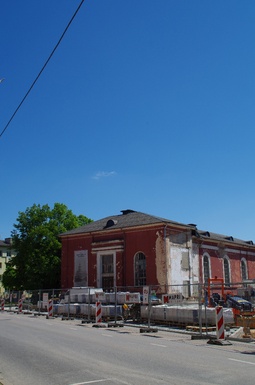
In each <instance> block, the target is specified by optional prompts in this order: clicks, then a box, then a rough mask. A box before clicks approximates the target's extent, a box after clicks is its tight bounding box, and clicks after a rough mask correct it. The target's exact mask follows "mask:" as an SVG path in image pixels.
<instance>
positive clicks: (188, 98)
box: [0, 0, 255, 241]
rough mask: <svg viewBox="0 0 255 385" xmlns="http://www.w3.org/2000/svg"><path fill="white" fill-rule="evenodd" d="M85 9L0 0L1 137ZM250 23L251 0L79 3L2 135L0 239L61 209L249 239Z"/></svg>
mask: <svg viewBox="0 0 255 385" xmlns="http://www.w3.org/2000/svg"><path fill="white" fill-rule="evenodd" d="M79 3H80V0H77V1H76V0H41V1H39V0H37V1H34V0H25V1H20V0H13V1H5V2H3V4H2V6H1V16H0V18H1V24H0V28H1V34H0V43H1V65H0V78H5V80H4V81H3V82H2V83H0V102H1V107H0V131H2V129H4V127H5V125H6V123H7V122H8V120H9V119H10V117H11V115H12V114H13V112H14V111H15V109H16V108H17V106H18V104H19V103H20V101H21V100H22V98H23V97H24V95H25V93H26V92H27V90H28V89H29V87H30V86H31V84H32V82H33V81H34V79H35V78H36V76H37V75H38V73H39V71H40V70H41V68H42V66H43V64H44V63H45V61H46V59H47V58H48V56H49V54H50V53H51V51H52V49H53V48H54V46H55V44H56V43H57V41H58V39H59V38H60V36H61V34H62V32H63V31H64V29H65V27H66V26H67V24H68V22H69V20H70V19H71V17H72V15H73V13H74V12H75V10H76V8H77V7H78V5H79ZM254 20H255V2H254V1H245V2H243V1H240V0H238V1H235V0H226V1H218V2H217V1H209V0H208V1H204V0H200V1H196V0H192V1H191V0H182V1H180V0H160V1H159V0H139V1H137V0H129V1H124V0H93V1H92V0H87V1H85V2H84V3H83V5H82V7H81V9H80V11H79V13H78V14H77V16H76V18H75V19H74V21H73V23H72V25H71V26H70V28H69V30H68V32H67V34H66V35H65V37H64V39H63V40H62V42H61V44H60V45H59V47H58V49H57V51H56V52H55V54H54V56H53V57H52V59H51V60H50V62H49V64H48V65H47V67H46V69H45V70H44V72H43V73H42V75H41V77H40V78H39V80H38V82H37V83H36V85H35V87H34V88H33V90H32V91H31V93H30V94H29V96H28V98H27V99H26V101H25V102H24V104H23V105H22V107H21V108H20V110H19V111H18V113H17V114H16V116H15V118H14V119H13V121H12V122H11V124H10V125H9V127H8V128H7V130H6V131H5V133H4V134H3V135H2V136H1V138H0V154H1V156H0V162H1V200H0V215H1V221H0V239H4V238H5V237H8V236H10V232H11V230H12V229H13V224H14V223H15V222H16V219H17V216H18V212H19V211H24V210H25V209H26V208H27V207H30V206H32V205H33V204H34V203H36V204H41V205H43V204H45V203H48V204H49V205H50V206H53V204H54V203H55V202H60V203H64V204H66V205H67V206H68V208H69V209H71V210H72V211H73V212H74V213H75V214H77V215H78V214H84V215H86V216H87V217H89V218H91V219H93V220H97V219H100V218H103V217H105V216H108V215H112V214H119V213H120V211H121V210H124V209H133V210H137V211H141V212H145V213H148V214H153V215H157V216H161V217H165V218H168V219H171V220H174V221H178V222H181V223H195V224H197V226H198V228H199V229H201V230H208V231H211V232H217V233H221V234H226V235H232V236H233V237H236V238H241V239H244V240H250V239H252V240H254V241H255V227H254V218H255V206H254V190H255V178H254V164H255V159H254V142H255V23H254Z"/></svg>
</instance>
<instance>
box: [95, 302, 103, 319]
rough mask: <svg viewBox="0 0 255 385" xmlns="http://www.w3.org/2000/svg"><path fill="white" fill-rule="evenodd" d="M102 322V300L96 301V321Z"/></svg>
mask: <svg viewBox="0 0 255 385" xmlns="http://www.w3.org/2000/svg"><path fill="white" fill-rule="evenodd" d="M100 322H102V308H101V302H96V323H100Z"/></svg>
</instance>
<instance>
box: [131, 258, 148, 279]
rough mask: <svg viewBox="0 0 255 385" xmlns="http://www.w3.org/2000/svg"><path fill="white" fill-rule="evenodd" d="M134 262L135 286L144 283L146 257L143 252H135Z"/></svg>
mask: <svg viewBox="0 0 255 385" xmlns="http://www.w3.org/2000/svg"><path fill="white" fill-rule="evenodd" d="M134 262H135V286H144V285H146V257H145V255H144V254H143V253H137V254H136V255H135V258H134Z"/></svg>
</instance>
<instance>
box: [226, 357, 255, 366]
mask: <svg viewBox="0 0 255 385" xmlns="http://www.w3.org/2000/svg"><path fill="white" fill-rule="evenodd" d="M229 360H230V361H235V362H241V363H242V364H248V365H255V362H249V361H242V360H236V359H234V358H229Z"/></svg>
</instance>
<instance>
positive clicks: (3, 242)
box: [0, 239, 10, 247]
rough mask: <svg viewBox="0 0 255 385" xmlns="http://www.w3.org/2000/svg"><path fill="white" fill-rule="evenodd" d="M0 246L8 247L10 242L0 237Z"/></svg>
mask: <svg viewBox="0 0 255 385" xmlns="http://www.w3.org/2000/svg"><path fill="white" fill-rule="evenodd" d="M0 247H10V244H9V243H7V242H5V241H2V240H1V239H0Z"/></svg>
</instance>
